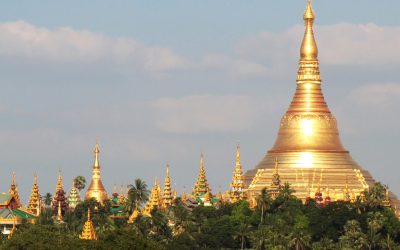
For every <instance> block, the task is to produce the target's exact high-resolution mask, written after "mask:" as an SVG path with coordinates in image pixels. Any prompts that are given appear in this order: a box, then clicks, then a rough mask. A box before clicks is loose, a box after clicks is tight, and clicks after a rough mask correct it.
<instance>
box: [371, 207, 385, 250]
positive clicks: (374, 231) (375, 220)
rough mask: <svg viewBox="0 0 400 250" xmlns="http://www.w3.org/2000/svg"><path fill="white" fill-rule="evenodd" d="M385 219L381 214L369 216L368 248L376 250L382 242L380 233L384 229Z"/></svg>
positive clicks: (376, 213)
mask: <svg viewBox="0 0 400 250" xmlns="http://www.w3.org/2000/svg"><path fill="white" fill-rule="evenodd" d="M383 220H384V217H383V215H382V214H381V213H379V212H375V213H373V212H371V213H369V215H368V219H367V223H368V229H369V230H368V238H367V241H368V248H369V249H375V247H376V245H377V244H378V243H379V241H380V237H381V235H380V233H379V230H380V229H381V228H382V227H383Z"/></svg>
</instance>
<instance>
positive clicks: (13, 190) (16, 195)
mask: <svg viewBox="0 0 400 250" xmlns="http://www.w3.org/2000/svg"><path fill="white" fill-rule="evenodd" d="M9 193H10V195H11V196H12V197H13V198H14V200H15V202H16V208H19V207H21V199H20V197H19V191H18V185H17V184H15V172H13V173H12V175H11V185H10V190H9Z"/></svg>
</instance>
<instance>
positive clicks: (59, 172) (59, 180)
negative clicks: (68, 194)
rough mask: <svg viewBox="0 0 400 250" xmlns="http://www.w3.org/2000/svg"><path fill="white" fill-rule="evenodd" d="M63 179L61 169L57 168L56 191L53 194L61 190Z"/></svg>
mask: <svg viewBox="0 0 400 250" xmlns="http://www.w3.org/2000/svg"><path fill="white" fill-rule="evenodd" d="M63 189H64V187H63V179H62V175H61V170H58V177H57V185H56V192H55V193H54V196H56V194H57V192H58V191H60V190H63Z"/></svg>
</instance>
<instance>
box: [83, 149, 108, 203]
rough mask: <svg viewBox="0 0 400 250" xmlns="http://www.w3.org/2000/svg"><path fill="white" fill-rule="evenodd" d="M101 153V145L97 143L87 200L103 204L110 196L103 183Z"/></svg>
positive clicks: (86, 195)
mask: <svg viewBox="0 0 400 250" xmlns="http://www.w3.org/2000/svg"><path fill="white" fill-rule="evenodd" d="M99 153H100V150H99V144H98V143H96V145H95V147H94V163H93V174H92V180H91V182H90V185H89V188H88V190H87V191H86V194H85V199H91V198H95V199H96V200H97V201H98V202H103V201H105V200H107V199H108V195H107V191H106V189H105V188H104V186H103V183H102V181H101V176H100V161H99Z"/></svg>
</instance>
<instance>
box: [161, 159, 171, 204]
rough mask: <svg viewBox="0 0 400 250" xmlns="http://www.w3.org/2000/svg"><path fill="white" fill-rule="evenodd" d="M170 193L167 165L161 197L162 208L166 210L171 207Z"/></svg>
mask: <svg viewBox="0 0 400 250" xmlns="http://www.w3.org/2000/svg"><path fill="white" fill-rule="evenodd" d="M172 200H173V197H172V192H171V179H170V177H169V165H168V164H167V171H166V174H165V180H164V191H163V195H162V201H163V208H164V209H166V208H168V207H169V206H171V205H172Z"/></svg>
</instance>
